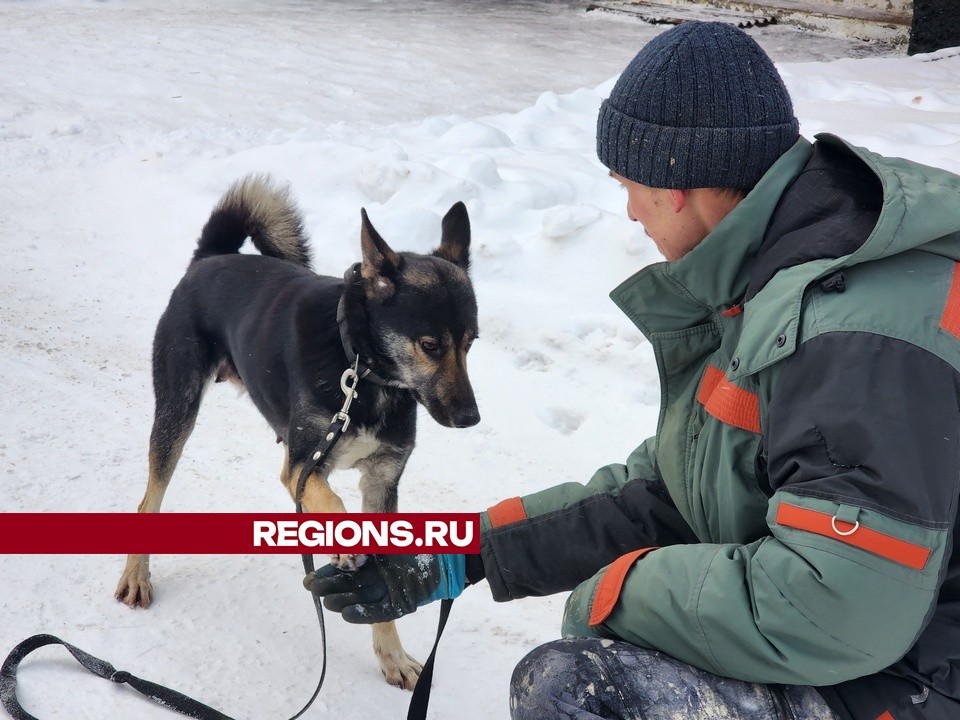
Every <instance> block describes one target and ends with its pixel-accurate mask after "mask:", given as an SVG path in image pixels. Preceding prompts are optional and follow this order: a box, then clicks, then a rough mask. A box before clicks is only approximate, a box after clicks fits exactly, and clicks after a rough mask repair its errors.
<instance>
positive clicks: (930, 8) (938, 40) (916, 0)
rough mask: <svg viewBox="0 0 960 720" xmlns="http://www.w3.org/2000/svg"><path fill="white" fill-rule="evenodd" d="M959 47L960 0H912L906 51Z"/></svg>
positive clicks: (918, 51) (912, 52) (924, 51)
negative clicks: (908, 43)
mask: <svg viewBox="0 0 960 720" xmlns="http://www.w3.org/2000/svg"><path fill="white" fill-rule="evenodd" d="M946 47H960V0H913V26H912V27H911V28H910V47H909V48H908V49H907V53H908V54H910V55H913V54H915V53H926V52H933V51H934V50H939V49H940V48H946Z"/></svg>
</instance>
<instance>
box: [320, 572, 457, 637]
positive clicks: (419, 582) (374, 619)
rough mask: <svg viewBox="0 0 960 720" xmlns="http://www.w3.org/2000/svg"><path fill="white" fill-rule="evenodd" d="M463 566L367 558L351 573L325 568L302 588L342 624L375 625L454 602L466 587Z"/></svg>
mask: <svg viewBox="0 0 960 720" xmlns="http://www.w3.org/2000/svg"><path fill="white" fill-rule="evenodd" d="M465 564H466V563H465V559H464V556H463V555H372V556H370V557H368V558H367V562H366V563H364V564H363V566H362V567H360V569H358V570H356V571H353V572H345V571H343V570H339V569H338V568H335V567H333V566H332V565H324V566H323V567H322V568H320V569H319V570H316V571H314V572H312V573H310V574H309V575H307V576H306V577H305V578H304V579H303V584H304V587H306V588H307V589H308V590H310V591H311V592H314V593H316V594H317V595H320V596H321V597H323V606H324V607H325V608H327V609H328V610H333V611H335V612H338V613H340V614H341V615H343V619H344V620H346V621H347V622H351V623H379V622H387V621H388V620H396V619H397V618H399V617H402V616H404V615H407V614H409V613H412V612H413V611H414V610H416V609H417V608H418V607H420V606H421V605H426V604H427V603H430V602H433V601H434V600H441V599H443V598H455V597H457V596H458V595H459V594H460V593H461V592H463V587H464V584H465V582H466V578H465Z"/></svg>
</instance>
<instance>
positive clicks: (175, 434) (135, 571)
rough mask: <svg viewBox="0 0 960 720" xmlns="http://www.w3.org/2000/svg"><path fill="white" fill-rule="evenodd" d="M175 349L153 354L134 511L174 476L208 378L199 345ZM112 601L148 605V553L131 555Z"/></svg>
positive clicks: (158, 496)
mask: <svg viewBox="0 0 960 720" xmlns="http://www.w3.org/2000/svg"><path fill="white" fill-rule="evenodd" d="M163 329H164V326H163V320H161V325H160V327H158V330H157V342H156V343H155V347H156V348H158V349H159V348H162V347H169V346H165V345H164V343H163V339H164V337H165V333H164V332H163ZM179 350H180V352H176V351H175V350H174V351H169V352H168V353H167V354H164V355H161V354H160V353H159V351H155V354H154V372H153V375H154V393H155V395H156V410H155V412H154V421H153V429H152V430H151V432H150V452H149V456H148V460H149V470H148V475H147V490H146V493H144V496H143V500H141V501H140V505H139V507H137V512H141V513H155V512H159V510H160V505H161V503H162V502H163V496H164V493H166V490H167V486H168V485H169V484H170V478H171V477H173V471H174V470H175V469H176V467H177V462H178V461H179V460H180V455H181V454H182V453H183V447H184V445H185V444H186V442H187V438H188V437H190V433H191V432H193V427H194V425H195V424H196V420H197V414H198V413H199V411H200V401H201V399H202V396H203V390H204V388H205V386H206V383H207V381H208V380H209V372H208V367H207V365H208V363H205V362H204V360H203V358H201V357H200V348H199V343H191V344H189V345H188V346H181V347H180V348H179ZM114 595H115V597H116V598H117V600H120V601H121V602H124V603H126V604H127V605H129V606H130V607H137V606H140V607H147V606H149V605H150V603H151V602H152V600H153V586H152V585H151V583H150V556H149V555H144V554H131V555H128V556H127V564H126V567H125V568H124V570H123V575H121V576H120V582H119V583H118V584H117V590H116V592H115V593H114Z"/></svg>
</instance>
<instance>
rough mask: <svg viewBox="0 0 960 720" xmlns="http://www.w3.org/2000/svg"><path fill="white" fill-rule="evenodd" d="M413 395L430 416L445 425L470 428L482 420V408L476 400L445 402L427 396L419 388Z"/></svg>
mask: <svg viewBox="0 0 960 720" xmlns="http://www.w3.org/2000/svg"><path fill="white" fill-rule="evenodd" d="M413 397H414V398H415V399H416V401H417V402H418V403H420V404H421V405H423V407H425V408H426V409H427V412H428V413H430V417H432V418H433V419H434V420H436V421H437V422H438V423H439V424H441V425H443V426H444V427H450V428H457V429H462V428H468V427H473V426H474V425H476V424H477V423H479V422H480V410H479V409H478V408H477V404H476V402H474V401H472V399H471V400H470V401H467V402H456V401H454V402H452V403H443V402H441V401H440V400H439V399H438V398H425V397H424V396H423V394H422V393H420V392H419V391H418V390H414V391H413Z"/></svg>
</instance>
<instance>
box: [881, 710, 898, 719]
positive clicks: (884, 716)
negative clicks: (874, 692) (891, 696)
mask: <svg viewBox="0 0 960 720" xmlns="http://www.w3.org/2000/svg"><path fill="white" fill-rule="evenodd" d="M877 720H896V718H894V717H893V715H892V714H891V713H890V711H889V710H888V711H887V712H885V713H883V715H877Z"/></svg>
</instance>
